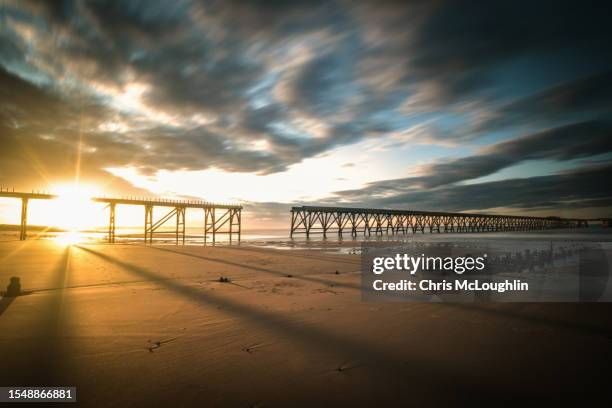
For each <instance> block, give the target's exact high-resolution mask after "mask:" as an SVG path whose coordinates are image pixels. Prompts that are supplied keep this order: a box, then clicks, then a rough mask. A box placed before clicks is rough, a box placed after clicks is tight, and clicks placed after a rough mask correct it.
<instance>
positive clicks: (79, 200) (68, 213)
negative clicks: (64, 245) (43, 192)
mask: <svg viewBox="0 0 612 408" xmlns="http://www.w3.org/2000/svg"><path fill="white" fill-rule="evenodd" d="M52 191H53V193H54V194H55V195H57V199H55V200H53V202H52V205H51V206H52V208H50V209H49V218H50V219H51V220H52V222H51V223H50V224H52V225H53V226H55V227H58V228H61V229H63V230H65V231H68V232H69V233H71V234H72V235H71V240H73V239H74V234H75V233H77V232H80V231H83V230H85V229H88V228H92V227H93V226H94V225H95V222H96V220H97V218H98V217H97V215H98V213H99V212H100V209H99V208H98V207H97V206H96V204H95V203H94V202H93V201H92V200H91V199H92V197H95V196H96V195H97V194H96V189H95V188H94V187H93V186H90V185H83V184H77V183H74V184H66V185H59V186H56V187H55V188H53V190H52Z"/></svg>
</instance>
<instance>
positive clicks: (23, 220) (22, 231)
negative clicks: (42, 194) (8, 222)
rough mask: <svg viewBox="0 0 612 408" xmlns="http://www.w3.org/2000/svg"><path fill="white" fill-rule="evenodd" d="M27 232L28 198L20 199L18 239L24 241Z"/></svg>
mask: <svg viewBox="0 0 612 408" xmlns="http://www.w3.org/2000/svg"><path fill="white" fill-rule="evenodd" d="M27 234H28V199H27V198H25V197H23V198H22V199H21V228H20V230H19V239H20V240H21V241H25V239H26V237H27Z"/></svg>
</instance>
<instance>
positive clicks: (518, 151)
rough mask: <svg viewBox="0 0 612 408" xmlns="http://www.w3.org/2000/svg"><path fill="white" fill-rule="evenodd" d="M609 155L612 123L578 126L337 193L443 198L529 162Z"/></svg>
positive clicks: (353, 196) (357, 196)
mask: <svg viewBox="0 0 612 408" xmlns="http://www.w3.org/2000/svg"><path fill="white" fill-rule="evenodd" d="M610 152H612V123H610V122H583V123H576V124H572V125H568V126H562V127H558V128H553V129H548V130H546V131H543V132H539V133H535V134H532V135H529V136H525V137H521V138H517V139H512V140H509V141H506V142H502V143H498V144H495V145H492V146H489V147H487V148H484V149H483V150H482V151H481V152H480V154H476V155H473V156H468V157H463V158H459V159H451V160H446V161H439V162H436V163H433V164H428V165H425V166H423V167H422V168H421V172H422V175H420V176H416V177H407V178H402V179H395V180H384V181H378V182H375V183H372V184H370V185H369V186H367V187H366V188H365V189H363V190H349V191H341V192H338V193H336V194H337V195H338V196H339V197H341V198H342V199H348V200H359V199H366V200H367V199H369V198H370V197H376V196H388V195H398V196H401V194H402V193H403V192H407V193H408V194H412V193H413V192H415V191H417V190H419V191H421V190H424V191H431V194H432V195H437V194H442V195H444V194H445V193H444V192H443V191H444V190H439V188H441V187H445V186H449V185H453V184H456V183H459V182H463V181H467V180H472V179H477V178H480V177H484V176H488V175H491V174H494V173H496V172H498V171H500V170H502V169H504V168H507V167H510V166H513V165H516V164H519V163H522V162H525V161H528V160H544V159H546V160H558V161H567V160H573V159H580V158H585V157H591V156H597V155H601V154H606V153H610ZM609 162H610V161H609V159H608V160H606V161H604V163H606V164H608V163H609ZM528 180H529V179H528ZM448 188H451V187H448ZM440 191H442V192H440ZM467 208H470V207H467Z"/></svg>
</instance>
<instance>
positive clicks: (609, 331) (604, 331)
mask: <svg viewBox="0 0 612 408" xmlns="http://www.w3.org/2000/svg"><path fill="white" fill-rule="evenodd" d="M147 248H150V249H154V250H158V251H165V252H170V253H173V254H178V255H182V256H186V257H191V258H197V259H201V260H204V261H208V262H215V263H219V264H223V265H229V266H234V267H239V268H244V269H248V270H252V271H255V272H263V273H267V274H270V275H275V276H278V277H286V276H287V274H286V273H284V272H279V271H275V270H272V269H268V268H262V267H259V266H252V265H248V264H245V263H240V262H233V261H228V260H224V259H219V258H214V257H210V256H203V255H197V254H192V253H189V252H182V251H178V250H174V249H169V248H161V247H155V246H149V247H147ZM230 249H233V248H230ZM283 255H285V256H291V255H290V254H283ZM300 257H307V255H300ZM292 277H293V278H294V279H297V280H302V281H305V282H312V283H318V284H321V285H325V286H334V287H337V288H343V289H352V290H356V291H361V286H360V285H356V284H350V283H343V282H338V281H333V280H329V279H324V278H318V277H313V276H304V275H296V274H293V275H292ZM389 296H397V297H400V298H401V297H403V295H401V294H397V295H396V294H393V293H391V294H389ZM439 305H440V306H441V307H448V308H454V309H462V310H467V311H471V312H475V313H482V314H485V315H489V316H493V317H506V318H510V319H516V320H520V321H524V322H529V323H533V324H538V325H544V326H548V327H554V328H558V329H563V330H568V331H573V332H577V333H583V334H590V335H601V336H604V337H608V338H612V327H611V326H607V327H600V326H594V325H591V324H587V323H583V322H581V321H579V320H575V321H569V320H559V319H554V318H550V317H547V316H538V315H534V314H533V313H522V312H520V311H517V310H509V308H513V309H517V308H518V309H524V308H528V307H529V306H530V305H531V304H530V303H514V304H510V303H507V304H500V305H479V304H469V303H449V302H442V303H439ZM547 305H548V306H550V307H551V308H563V307H565V308H572V309H576V308H588V307H591V308H594V306H593V305H592V304H591V306H589V305H588V304H578V305H574V304H555V303H547ZM500 307H501V308H500ZM599 307H600V308H603V307H607V309H608V310H612V307H609V306H607V305H604V304H600V306H599ZM611 323H612V322H611Z"/></svg>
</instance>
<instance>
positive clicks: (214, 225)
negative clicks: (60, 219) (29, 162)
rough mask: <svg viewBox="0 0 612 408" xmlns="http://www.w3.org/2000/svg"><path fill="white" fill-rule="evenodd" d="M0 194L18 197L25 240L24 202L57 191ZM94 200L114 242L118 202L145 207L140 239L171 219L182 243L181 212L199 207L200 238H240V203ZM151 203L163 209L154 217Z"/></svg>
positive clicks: (147, 237) (149, 239)
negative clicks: (102, 206) (103, 206)
mask: <svg viewBox="0 0 612 408" xmlns="http://www.w3.org/2000/svg"><path fill="white" fill-rule="evenodd" d="M0 197H6V198H16V199H19V200H21V224H20V225H21V226H20V231H19V239H20V240H22V241H23V240H25V239H26V238H27V231H28V203H29V202H30V201H31V200H53V199H56V198H58V196H57V195H54V194H47V193H40V192H35V191H32V192H30V193H26V192H18V191H17V192H16V191H15V190H8V189H4V188H3V189H0ZM91 200H92V201H94V202H97V203H103V204H106V208H108V209H109V221H108V242H110V243H114V242H115V237H116V222H115V221H116V208H117V206H118V205H136V206H143V207H144V210H145V220H144V239H145V243H152V242H153V236H154V234H155V233H156V232H159V231H158V230H159V228H160V227H161V226H162V225H168V224H169V223H171V222H172V220H174V225H175V230H174V233H175V236H176V243H177V244H178V243H179V242H180V243H183V244H184V243H185V236H186V234H185V213H186V211H187V209H188V208H190V209H201V210H203V212H204V225H203V230H202V232H203V239H204V243H207V242H208V236H209V235H210V236H211V238H212V243H215V242H216V239H217V234H229V240H230V241H232V239H233V238H234V237H236V238H237V239H238V241H240V235H241V230H242V206H241V205H231V204H217V203H211V202H207V201H192V200H166V199H160V198H150V199H149V198H137V197H125V198H110V197H93V198H92V199H91ZM155 207H162V208H165V209H167V211H166V212H165V213H164V214H163V215H162V217H160V218H158V219H157V220H156V219H155V218H154V214H153V210H154V208H155Z"/></svg>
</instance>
